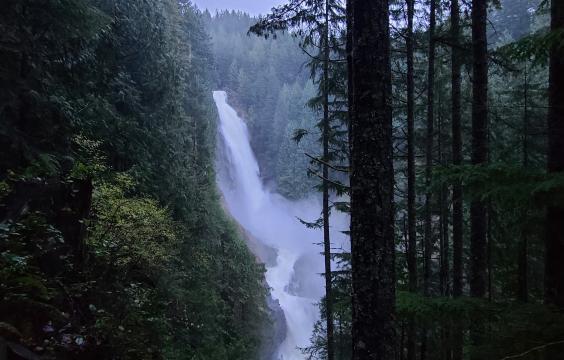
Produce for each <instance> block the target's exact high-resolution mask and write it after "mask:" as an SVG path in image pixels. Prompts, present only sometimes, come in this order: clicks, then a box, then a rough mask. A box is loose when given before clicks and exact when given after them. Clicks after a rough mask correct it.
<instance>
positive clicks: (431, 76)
mask: <svg viewBox="0 0 564 360" xmlns="http://www.w3.org/2000/svg"><path fill="white" fill-rule="evenodd" d="M430 11H431V14H430V16H431V17H430V20H429V58H428V65H429V67H428V70H427V135H426V139H425V148H426V149H425V187H426V192H425V246H424V267H423V293H424V294H425V295H426V296H429V295H430V292H431V255H432V253H433V223H432V206H431V202H432V192H431V189H430V188H431V180H432V179H431V176H432V170H433V145H434V141H433V139H434V135H435V134H434V131H435V130H434V126H433V125H434V120H435V105H434V101H435V99H434V93H435V91H434V83H435V27H436V0H431V10H430Z"/></svg>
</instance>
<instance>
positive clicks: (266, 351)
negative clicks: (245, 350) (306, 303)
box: [259, 295, 287, 360]
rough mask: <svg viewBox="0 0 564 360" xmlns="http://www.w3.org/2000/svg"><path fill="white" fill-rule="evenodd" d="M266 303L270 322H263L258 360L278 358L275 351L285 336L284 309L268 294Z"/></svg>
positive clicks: (274, 359)
mask: <svg viewBox="0 0 564 360" xmlns="http://www.w3.org/2000/svg"><path fill="white" fill-rule="evenodd" d="M267 304H268V309H269V312H270V314H269V317H270V320H271V321H270V323H268V324H265V327H264V331H263V333H264V337H263V342H262V345H261V350H260V357H259V359H260V360H278V357H277V353H278V349H279V348H280V345H281V344H282V342H283V341H284V339H285V338H286V332H287V327H286V318H285V317H284V311H283V310H282V308H281V307H280V304H279V303H278V300H274V299H273V298H272V296H270V295H269V296H268V298H267Z"/></svg>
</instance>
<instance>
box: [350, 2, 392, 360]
mask: <svg viewBox="0 0 564 360" xmlns="http://www.w3.org/2000/svg"><path fill="white" fill-rule="evenodd" d="M349 6H350V8H351V11H352V16H351V20H352V23H349V24H348V28H349V31H352V34H351V35H352V44H351V45H352V56H351V57H350V59H351V60H352V64H351V68H352V72H351V74H350V75H349V81H351V82H352V84H351V88H352V92H353V93H352V97H353V101H352V103H353V107H352V111H351V112H350V129H349V136H350V160H351V179H350V184H351V233H350V236H351V258H352V287H353V291H352V304H353V311H352V341H353V356H352V358H353V359H354V360H366V359H378V360H392V359H395V349H396V346H395V345H396V342H395V338H396V334H395V324H394V318H395V315H394V312H395V269H394V263H395V259H394V258H395V250H394V209H393V190H394V172H393V162H392V155H393V147H392V108H391V92H392V87H391V66H390V38H389V18H388V17H389V8H388V0H373V1H364V0H351V1H350V2H349Z"/></svg>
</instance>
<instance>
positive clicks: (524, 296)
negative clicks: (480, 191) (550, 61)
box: [517, 65, 529, 303]
mask: <svg viewBox="0 0 564 360" xmlns="http://www.w3.org/2000/svg"><path fill="white" fill-rule="evenodd" d="M524 80H525V88H524V89H523V100H524V101H523V102H524V110H523V169H527V168H528V167H529V75H528V72H527V65H525V74H524ZM522 217H523V220H522V221H521V226H522V228H521V243H520V244H519V258H518V261H517V264H518V269H517V278H518V281H517V282H518V284H517V285H518V286H517V299H519V301H521V302H524V303H526V302H528V301H529V284H528V272H529V269H528V268H529V260H528V257H529V255H528V247H529V239H528V234H527V227H528V225H527V217H528V210H527V209H524V210H523V215H522Z"/></svg>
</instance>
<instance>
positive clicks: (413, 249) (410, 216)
mask: <svg viewBox="0 0 564 360" xmlns="http://www.w3.org/2000/svg"><path fill="white" fill-rule="evenodd" d="M406 3H407V37H406V40H405V42H406V50H407V240H408V246H407V272H408V281H409V291H411V292H417V228H416V221H417V219H416V216H417V215H416V209H415V186H416V185H415V79H414V69H413V59H414V56H413V54H414V46H413V16H414V13H415V1H414V0H406ZM416 340H417V330H416V326H415V320H414V319H409V321H408V325H407V360H415V359H416V351H417V346H416V344H417V341H416Z"/></svg>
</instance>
